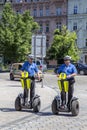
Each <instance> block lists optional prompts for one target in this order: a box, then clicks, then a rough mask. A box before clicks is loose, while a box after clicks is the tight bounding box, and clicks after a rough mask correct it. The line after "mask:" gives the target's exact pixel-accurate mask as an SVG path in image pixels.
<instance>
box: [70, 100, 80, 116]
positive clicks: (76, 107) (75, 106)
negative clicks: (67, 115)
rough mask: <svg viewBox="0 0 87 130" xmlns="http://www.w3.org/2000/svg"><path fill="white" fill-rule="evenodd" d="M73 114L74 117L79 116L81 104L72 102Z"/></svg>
mask: <svg viewBox="0 0 87 130" xmlns="http://www.w3.org/2000/svg"><path fill="white" fill-rule="evenodd" d="M71 112H72V115H73V116H77V115H78V114H79V102H78V101H77V100H75V101H72V104H71Z"/></svg>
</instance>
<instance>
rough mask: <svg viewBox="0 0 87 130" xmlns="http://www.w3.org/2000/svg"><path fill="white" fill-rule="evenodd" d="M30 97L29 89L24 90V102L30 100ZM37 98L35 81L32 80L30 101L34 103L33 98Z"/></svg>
mask: <svg viewBox="0 0 87 130" xmlns="http://www.w3.org/2000/svg"><path fill="white" fill-rule="evenodd" d="M28 95H29V89H27V88H24V101H25V100H26V99H28ZM34 96H35V79H34V78H33V79H32V78H31V87H30V101H31V102H32V100H33V98H34Z"/></svg>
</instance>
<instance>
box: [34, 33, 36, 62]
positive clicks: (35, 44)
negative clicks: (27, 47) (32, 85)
mask: <svg viewBox="0 0 87 130" xmlns="http://www.w3.org/2000/svg"><path fill="white" fill-rule="evenodd" d="M34 60H35V62H36V35H35V36H34Z"/></svg>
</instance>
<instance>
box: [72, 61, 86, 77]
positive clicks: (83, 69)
mask: <svg viewBox="0 0 87 130" xmlns="http://www.w3.org/2000/svg"><path fill="white" fill-rule="evenodd" d="M74 65H75V66H76V68H77V71H78V74H81V75H86V74H87V65H86V64H82V63H74Z"/></svg>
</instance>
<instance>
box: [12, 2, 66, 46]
mask: <svg viewBox="0 0 87 130" xmlns="http://www.w3.org/2000/svg"><path fill="white" fill-rule="evenodd" d="M11 2H12V5H13V9H14V10H15V11H16V12H17V13H23V12H24V11H25V10H30V14H31V15H32V16H33V17H34V19H35V21H36V22H38V23H39V25H40V30H39V33H40V34H41V33H42V32H43V33H45V34H46V37H47V38H46V46H47V48H48V47H49V46H50V45H51V43H52V41H53V32H54V30H55V29H56V28H59V29H60V28H61V26H62V25H66V24H67V0H11Z"/></svg>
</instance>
